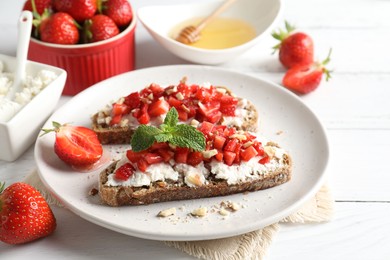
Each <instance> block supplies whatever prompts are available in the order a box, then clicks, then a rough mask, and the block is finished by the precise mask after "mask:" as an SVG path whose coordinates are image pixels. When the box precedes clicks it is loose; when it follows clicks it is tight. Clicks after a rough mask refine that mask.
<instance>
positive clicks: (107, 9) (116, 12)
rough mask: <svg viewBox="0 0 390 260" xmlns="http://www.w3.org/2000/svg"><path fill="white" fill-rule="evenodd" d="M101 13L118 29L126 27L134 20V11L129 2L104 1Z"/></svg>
mask: <svg viewBox="0 0 390 260" xmlns="http://www.w3.org/2000/svg"><path fill="white" fill-rule="evenodd" d="M100 9H101V13H103V14H105V15H107V16H108V17H110V18H111V19H112V20H113V21H114V22H115V24H116V25H117V26H118V27H125V26H127V25H129V24H130V22H131V20H132V19H133V10H132V9H131V6H130V3H129V2H128V1H127V0H103V1H102V4H101V7H100Z"/></svg>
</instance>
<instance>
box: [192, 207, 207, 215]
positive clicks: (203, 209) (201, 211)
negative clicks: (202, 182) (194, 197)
mask: <svg viewBox="0 0 390 260" xmlns="http://www.w3.org/2000/svg"><path fill="white" fill-rule="evenodd" d="M191 215H192V216H194V217H204V216H206V215H207V208H206V207H200V208H197V209H195V210H193V211H192V212H191Z"/></svg>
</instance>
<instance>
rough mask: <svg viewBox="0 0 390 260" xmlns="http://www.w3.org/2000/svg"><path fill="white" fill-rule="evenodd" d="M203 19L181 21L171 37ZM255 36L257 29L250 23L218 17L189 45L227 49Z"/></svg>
mask: <svg viewBox="0 0 390 260" xmlns="http://www.w3.org/2000/svg"><path fill="white" fill-rule="evenodd" d="M203 19H204V18H202V17H196V18H191V19H189V20H186V21H184V22H182V23H180V24H179V25H177V26H175V28H173V30H172V31H171V33H170V37H172V38H173V39H175V38H176V37H177V35H178V34H179V33H180V31H181V30H182V29H183V28H185V27H186V26H189V25H194V26H196V25H197V24H199V23H200V22H201V21H202V20H203ZM255 37H256V30H255V28H254V27H253V26H252V25H250V24H249V23H247V22H245V21H243V20H240V19H235V18H227V17H217V18H214V19H213V20H212V21H211V22H210V23H208V24H207V26H206V27H205V28H204V29H203V30H202V31H201V34H200V39H199V40H198V41H197V42H194V43H191V44H188V45H189V46H193V47H197V48H202V49H225V48H232V47H235V46H238V45H241V44H244V43H246V42H248V41H250V40H252V39H253V38H255Z"/></svg>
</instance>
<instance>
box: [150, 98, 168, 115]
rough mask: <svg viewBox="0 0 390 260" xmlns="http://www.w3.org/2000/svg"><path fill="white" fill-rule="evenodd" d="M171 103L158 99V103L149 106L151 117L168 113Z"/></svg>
mask: <svg viewBox="0 0 390 260" xmlns="http://www.w3.org/2000/svg"><path fill="white" fill-rule="evenodd" d="M168 110H169V103H168V102H167V101H165V100H164V99H158V100H157V101H156V102H154V103H152V104H150V105H149V108H148V113H149V116H151V117H156V116H161V115H164V114H166V113H167V112H168Z"/></svg>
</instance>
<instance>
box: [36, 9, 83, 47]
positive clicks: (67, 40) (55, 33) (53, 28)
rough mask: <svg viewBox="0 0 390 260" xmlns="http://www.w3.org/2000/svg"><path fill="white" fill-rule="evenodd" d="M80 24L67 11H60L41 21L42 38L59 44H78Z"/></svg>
mask: <svg viewBox="0 0 390 260" xmlns="http://www.w3.org/2000/svg"><path fill="white" fill-rule="evenodd" d="M78 27H79V26H78V24H77V23H76V21H75V20H74V19H73V17H72V16H70V15H69V14H67V13H64V12H58V13H54V14H52V15H50V16H49V17H47V18H43V19H42V20H41V21H40V23H39V27H38V28H39V35H40V39H41V40H42V41H44V42H49V43H57V44H76V43H78V41H79V38H80V35H79V31H78Z"/></svg>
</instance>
